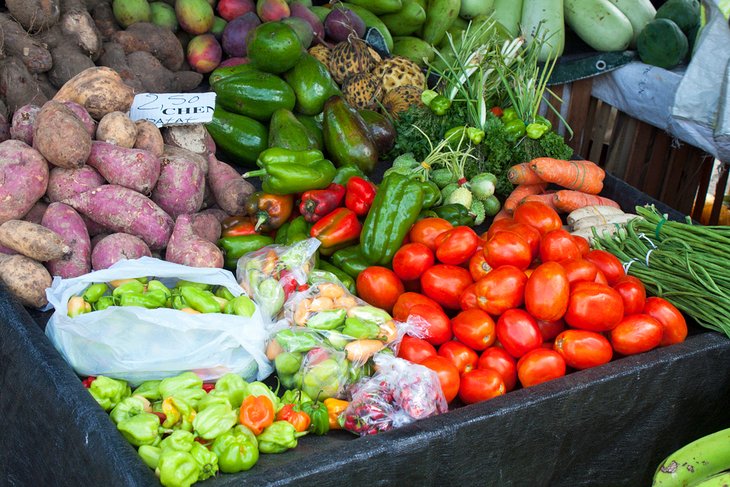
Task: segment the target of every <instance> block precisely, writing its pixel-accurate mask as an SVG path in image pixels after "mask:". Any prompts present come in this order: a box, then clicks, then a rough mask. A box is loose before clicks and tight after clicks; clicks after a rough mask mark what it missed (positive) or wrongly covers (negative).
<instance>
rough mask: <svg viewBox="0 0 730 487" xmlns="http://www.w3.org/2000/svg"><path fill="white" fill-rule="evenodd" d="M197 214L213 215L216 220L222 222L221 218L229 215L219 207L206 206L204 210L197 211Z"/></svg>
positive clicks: (223, 218)
mask: <svg viewBox="0 0 730 487" xmlns="http://www.w3.org/2000/svg"><path fill="white" fill-rule="evenodd" d="M198 214H199V215H200V214H203V215H213V216H214V217H215V219H216V220H218V223H223V220H225V219H226V218H228V217H229V216H230V215H229V214H228V213H226V212H225V211H223V210H221V209H220V208H208V209H206V210H203V211H199V212H198Z"/></svg>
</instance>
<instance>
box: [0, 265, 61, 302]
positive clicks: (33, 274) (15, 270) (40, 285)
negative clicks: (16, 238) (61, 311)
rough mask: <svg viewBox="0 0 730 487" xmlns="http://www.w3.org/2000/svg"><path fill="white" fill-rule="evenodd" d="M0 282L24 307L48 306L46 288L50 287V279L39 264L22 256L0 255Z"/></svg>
mask: <svg viewBox="0 0 730 487" xmlns="http://www.w3.org/2000/svg"><path fill="white" fill-rule="evenodd" d="M0 280H2V281H3V283H5V285H6V286H7V287H8V289H9V290H10V292H11V293H13V294H14V295H15V296H16V297H17V298H18V299H19V300H20V302H21V303H23V304H24V305H25V306H30V307H33V308H40V307H41V306H45V305H46V304H48V300H47V299H46V288H48V287H51V282H52V278H51V274H50V273H49V272H48V271H47V270H46V268H45V267H43V264H41V263H40V262H36V261H35V260H33V259H31V258H28V257H26V256H24V255H3V254H0Z"/></svg>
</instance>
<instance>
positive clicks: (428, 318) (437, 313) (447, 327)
mask: <svg viewBox="0 0 730 487" xmlns="http://www.w3.org/2000/svg"><path fill="white" fill-rule="evenodd" d="M410 316H418V317H420V318H421V319H422V320H423V321H424V322H425V323H422V324H423V325H424V326H425V329H424V330H423V333H424V337H423V339H424V340H426V341H427V342H428V343H430V344H431V345H434V346H439V345H441V344H442V343H445V342H447V341H449V340H451V337H452V332H451V322H450V321H449V317H448V316H446V313H444V312H443V310H442V309H441V308H440V307H438V308H437V307H435V306H429V305H427V304H417V305H415V306H413V307H412V308H411V311H410Z"/></svg>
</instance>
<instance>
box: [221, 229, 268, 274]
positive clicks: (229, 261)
mask: <svg viewBox="0 0 730 487" xmlns="http://www.w3.org/2000/svg"><path fill="white" fill-rule="evenodd" d="M273 243H274V239H273V238H271V237H269V236H268V235H236V236H233V237H223V238H222V239H220V240H218V247H220V248H221V249H222V250H223V253H224V254H225V264H224V267H225V268H226V269H228V270H230V271H235V270H236V264H237V263H238V259H239V258H241V257H243V256H244V255H246V254H248V253H249V252H253V251H255V250H259V249H260V248H262V247H265V246H267V245H271V244H273Z"/></svg>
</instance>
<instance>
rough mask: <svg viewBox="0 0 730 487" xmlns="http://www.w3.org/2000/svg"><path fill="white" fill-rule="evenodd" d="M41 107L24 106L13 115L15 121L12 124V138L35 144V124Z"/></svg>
mask: <svg viewBox="0 0 730 487" xmlns="http://www.w3.org/2000/svg"><path fill="white" fill-rule="evenodd" d="M40 111H41V107H39V106H36V105H23V106H22V107H20V108H18V109H17V110H16V111H15V113H13V120H12V122H11V124H10V138H11V139H17V140H21V141H23V142H25V143H26V144H28V145H32V144H33V123H35V117H36V116H37V115H38V112H40Z"/></svg>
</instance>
